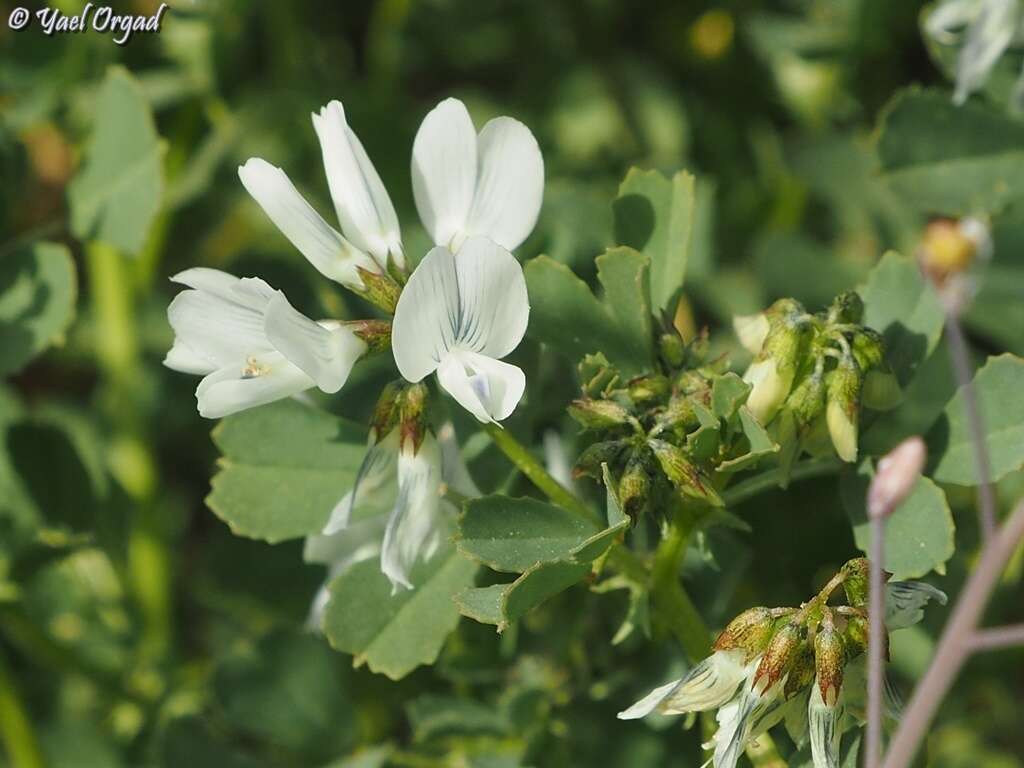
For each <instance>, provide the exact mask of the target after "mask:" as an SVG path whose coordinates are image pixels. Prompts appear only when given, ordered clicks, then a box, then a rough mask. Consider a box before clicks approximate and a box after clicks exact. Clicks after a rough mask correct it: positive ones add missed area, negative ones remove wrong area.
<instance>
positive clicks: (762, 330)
mask: <svg viewBox="0 0 1024 768" xmlns="http://www.w3.org/2000/svg"><path fill="white" fill-rule="evenodd" d="M732 327H733V329H734V330H735V331H736V336H737V338H738V339H739V340H740V344H742V345H743V347H744V348H745V349H746V350H747V351H748V352H750V353H751V354H754V355H756V354H757V353H758V352H760V351H761V347H763V346H764V340H765V339H766V338H768V332H769V331H770V330H771V322H770V321H769V320H768V316H767V315H766V314H765V313H764V312H758V313H757V314H754V315H736V316H735V317H734V318H733V319H732Z"/></svg>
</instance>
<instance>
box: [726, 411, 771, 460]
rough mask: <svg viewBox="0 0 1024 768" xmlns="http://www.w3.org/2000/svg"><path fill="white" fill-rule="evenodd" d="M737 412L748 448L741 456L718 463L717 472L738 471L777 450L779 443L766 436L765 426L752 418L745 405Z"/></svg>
mask: <svg viewBox="0 0 1024 768" xmlns="http://www.w3.org/2000/svg"><path fill="white" fill-rule="evenodd" d="M739 414H740V426H741V427H742V429H743V434H744V436H746V438H747V445H748V450H747V452H746V453H745V454H743V455H742V456H737V457H736V458H734V459H728V460H727V461H723V462H722V463H721V464H719V465H718V471H719V472H738V471H739V470H741V469H747V468H748V467H751V466H753V465H754V464H757V462H759V461H760V460H761V459H763V458H765V457H766V456H771V455H772V454H773V453H778V452H779V445H778V444H777V443H776V442H775V441H774V440H772V439H771V437H769V436H768V433H767V432H766V431H765V428H764V427H762V426H761V422H759V421H758V420H757V419H755V418H754V415H753V414H752V413H751V412H750V409H748V408H747V406H745V405H741V406H740V409H739Z"/></svg>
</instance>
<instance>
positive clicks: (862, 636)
mask: <svg viewBox="0 0 1024 768" xmlns="http://www.w3.org/2000/svg"><path fill="white" fill-rule="evenodd" d="M843 644H844V648H845V650H846V658H847V660H848V661H851V660H853V659H855V658H857V657H858V656H860V655H861V654H862V653H864V651H866V650H867V649H868V617H867V616H864V615H863V614H859V613H854V614H850V615H848V616H847V617H846V627H845V628H844V629H843Z"/></svg>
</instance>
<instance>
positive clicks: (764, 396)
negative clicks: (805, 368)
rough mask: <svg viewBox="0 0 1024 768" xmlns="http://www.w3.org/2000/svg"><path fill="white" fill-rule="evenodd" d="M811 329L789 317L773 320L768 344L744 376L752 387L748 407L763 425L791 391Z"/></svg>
mask: <svg viewBox="0 0 1024 768" xmlns="http://www.w3.org/2000/svg"><path fill="white" fill-rule="evenodd" d="M808 330H809V329H808V328H807V327H806V326H804V325H803V324H801V323H800V322H799V320H796V319H791V318H789V317H787V318H786V319H784V320H782V321H780V322H778V323H775V322H773V323H772V330H771V331H770V332H769V334H768V337H767V338H766V339H765V342H764V347H763V348H762V349H761V352H760V353H759V354H758V356H757V357H756V358H754V362H752V363H751V364H750V367H749V368H747V372H746V373H745V374H744V375H743V380H744V381H745V382H747V383H748V384H750V385H751V387H752V389H751V390H750V397H748V398H747V407H748V408H749V409H750V412H751V413H752V414H753V415H754V418H756V419H757V420H758V421H759V422H761V423H762V424H767V423H768V422H769V421H771V420H772V417H773V416H775V413H776V412H777V411H778V410H779V407H780V406H781V405H782V403H783V401H784V400H785V399H786V396H787V395H788V394H789V390H790V388H791V387H792V385H793V378H794V376H795V375H796V369H797V364H798V362H799V359H800V355H801V353H802V352H803V350H804V346H805V342H806V340H807V338H808V335H809V334H808Z"/></svg>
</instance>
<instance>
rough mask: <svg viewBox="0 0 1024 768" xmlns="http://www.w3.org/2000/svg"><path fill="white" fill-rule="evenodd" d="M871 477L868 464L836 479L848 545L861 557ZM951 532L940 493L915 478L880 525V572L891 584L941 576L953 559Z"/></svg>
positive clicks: (867, 544)
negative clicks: (882, 559)
mask: <svg viewBox="0 0 1024 768" xmlns="http://www.w3.org/2000/svg"><path fill="white" fill-rule="evenodd" d="M873 476H874V470H873V468H872V466H871V463H870V462H868V461H865V462H863V463H862V464H861V465H860V467H858V468H857V469H856V470H850V471H847V472H844V473H843V474H842V475H841V476H840V486H839V487H840V496H841V498H842V501H843V507H844V509H845V510H846V514H847V516H848V517H849V518H850V524H851V525H852V526H853V538H854V542H855V543H856V544H857V548H858V549H860V550H861V551H862V552H864V553H865V554H868V553H869V551H870V548H871V524H870V523H869V521H868V519H867V515H866V514H865V501H866V499H867V493H868V486H869V485H870V484H871V478H872V477H873ZM955 533H956V526H955V525H954V523H953V515H952V513H951V512H950V509H949V503H948V502H947V501H946V494H945V493H943V492H942V489H941V488H939V486H937V485H936V484H935V483H934V482H932V481H931V480H930V479H928V478H927V477H922V478H920V479H918V481H917V484H916V485H915V486H914V490H913V492H912V493H911V494H910V496H908V497H907V499H906V501H904V502H903V503H902V504H901V505H900V506H899V508H898V509H897V510H896V511H895V512H894V513H893V514H892V515H891V516H890V517H889V518H887V519H886V521H885V569H886V570H887V571H890V572H892V573H893V575H894V578H896V579H909V578H917V577H919V576H924V575H925V574H926V573H929V572H930V571H937V572H938V573H945V570H946V561H947V560H949V558H950V557H952V556H953V549H954V534H955Z"/></svg>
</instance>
